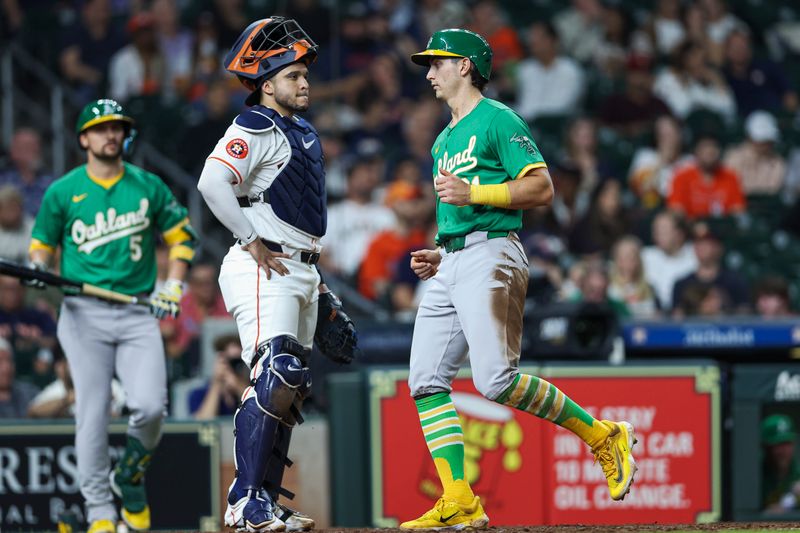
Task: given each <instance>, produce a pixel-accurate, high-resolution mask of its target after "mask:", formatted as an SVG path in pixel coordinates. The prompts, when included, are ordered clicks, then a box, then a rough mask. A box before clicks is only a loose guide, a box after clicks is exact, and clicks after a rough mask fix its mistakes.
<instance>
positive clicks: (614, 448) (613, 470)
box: [592, 420, 636, 500]
mask: <svg viewBox="0 0 800 533" xmlns="http://www.w3.org/2000/svg"><path fill="white" fill-rule="evenodd" d="M601 423H602V424H605V425H606V426H607V427H608V428H609V429H610V430H611V434H610V435H609V436H608V437H607V438H606V440H605V441H603V443H602V444H600V446H598V447H597V448H595V449H593V450H592V453H593V454H594V460H595V461H596V462H598V463H600V467H601V468H602V469H603V474H605V476H606V481H607V482H608V491H609V492H610V493H611V499H612V500H622V499H624V498H625V495H626V494H628V493H629V492H630V490H631V485H632V484H633V476H634V474H636V461H635V460H634V459H633V455H632V454H631V449H632V448H633V445H634V444H636V438H635V437H634V435H633V426H632V425H631V423H630V422H611V421H610V420H603V421H602V422H601Z"/></svg>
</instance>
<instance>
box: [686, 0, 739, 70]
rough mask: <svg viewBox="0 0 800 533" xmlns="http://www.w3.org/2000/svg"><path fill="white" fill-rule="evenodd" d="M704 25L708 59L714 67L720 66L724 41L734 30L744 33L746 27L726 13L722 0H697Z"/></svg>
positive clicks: (736, 18)
mask: <svg viewBox="0 0 800 533" xmlns="http://www.w3.org/2000/svg"><path fill="white" fill-rule="evenodd" d="M698 5H699V6H700V9H701V10H702V11H703V15H704V17H705V23H706V35H707V38H708V44H707V46H706V48H707V51H708V54H709V59H710V60H711V62H712V63H714V64H715V65H722V60H723V55H724V45H725V40H726V39H727V38H728V35H730V34H731V32H733V31H735V30H739V31H746V30H747V26H746V25H745V23H744V22H742V21H741V20H740V19H739V18H738V17H736V15H734V14H733V13H731V12H730V11H728V6H727V5H725V2H724V0H699V2H698Z"/></svg>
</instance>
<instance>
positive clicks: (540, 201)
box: [508, 168, 554, 209]
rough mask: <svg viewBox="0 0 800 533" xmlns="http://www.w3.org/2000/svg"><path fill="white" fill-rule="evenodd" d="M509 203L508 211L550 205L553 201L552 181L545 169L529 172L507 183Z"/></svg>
mask: <svg viewBox="0 0 800 533" xmlns="http://www.w3.org/2000/svg"><path fill="white" fill-rule="evenodd" d="M508 189H509V192H510V194H511V203H510V204H509V206H508V209H531V208H533V207H540V206H545V205H550V203H551V202H552V201H553V194H554V190H553V180H551V179H550V173H549V172H548V171H547V169H546V168H537V169H534V170H531V171H530V172H529V173H528V174H525V175H524V176H522V177H521V178H517V179H515V180H513V181H510V182H508Z"/></svg>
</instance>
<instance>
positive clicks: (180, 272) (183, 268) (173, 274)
mask: <svg viewBox="0 0 800 533" xmlns="http://www.w3.org/2000/svg"><path fill="white" fill-rule="evenodd" d="M188 271H189V263H187V262H186V261H184V260H183V259H170V261H169V264H168V265H167V279H177V280H179V281H183V280H185V279H186V273H187V272H188Z"/></svg>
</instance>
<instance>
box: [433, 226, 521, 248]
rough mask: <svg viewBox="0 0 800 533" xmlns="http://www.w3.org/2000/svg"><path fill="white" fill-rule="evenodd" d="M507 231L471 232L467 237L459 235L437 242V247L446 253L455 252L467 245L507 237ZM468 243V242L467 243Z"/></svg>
mask: <svg viewBox="0 0 800 533" xmlns="http://www.w3.org/2000/svg"><path fill="white" fill-rule="evenodd" d="M509 233H511V232H509V231H473V232H472V233H469V234H467V235H460V236H458V237H452V238H450V239H445V240H442V241H439V246H442V247H444V249H445V250H446V251H447V253H452V252H457V251H459V250H463V249H464V248H466V247H467V246H468V245H471V244H475V243H478V242H481V241H488V240H489V239H499V238H501V237H508V234H509ZM467 241H469V242H467Z"/></svg>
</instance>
